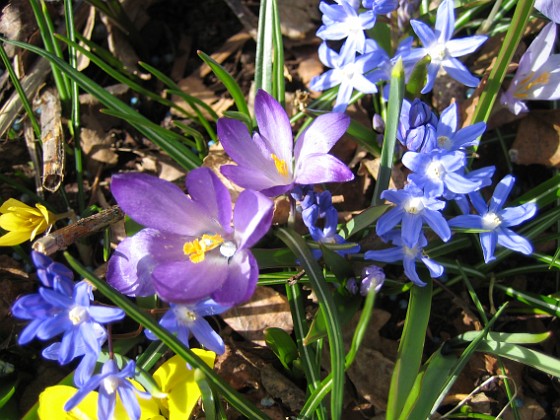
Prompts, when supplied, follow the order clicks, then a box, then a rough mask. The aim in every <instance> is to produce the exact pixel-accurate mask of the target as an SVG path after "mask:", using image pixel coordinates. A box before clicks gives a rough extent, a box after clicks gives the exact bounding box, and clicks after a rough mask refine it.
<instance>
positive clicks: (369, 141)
mask: <svg viewBox="0 0 560 420" xmlns="http://www.w3.org/2000/svg"><path fill="white" fill-rule="evenodd" d="M346 132H347V133H348V134H349V135H351V136H352V137H354V140H356V143H358V144H359V145H360V146H362V147H363V148H364V149H365V150H366V151H367V152H368V153H370V154H372V155H373V156H375V157H379V156H381V149H380V148H379V145H378V144H377V133H376V132H375V131H373V129H372V128H369V127H366V126H365V125H362V124H360V123H359V122H356V121H354V120H351V121H350V126H349V127H348V130H347V131H346Z"/></svg>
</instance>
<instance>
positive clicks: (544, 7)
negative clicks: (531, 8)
mask: <svg viewBox="0 0 560 420" xmlns="http://www.w3.org/2000/svg"><path fill="white" fill-rule="evenodd" d="M535 9H537V10H538V11H539V12H541V13H542V14H543V15H545V16H546V17H547V18H549V19H550V20H551V21H553V22H555V23H560V4H559V3H558V1H557V0H535Z"/></svg>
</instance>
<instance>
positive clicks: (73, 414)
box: [37, 381, 163, 420]
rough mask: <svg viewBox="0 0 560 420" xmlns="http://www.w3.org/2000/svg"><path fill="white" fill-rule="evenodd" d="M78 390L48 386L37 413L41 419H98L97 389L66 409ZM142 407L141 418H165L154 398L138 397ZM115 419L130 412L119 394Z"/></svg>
mask: <svg viewBox="0 0 560 420" xmlns="http://www.w3.org/2000/svg"><path fill="white" fill-rule="evenodd" d="M132 383H133V384H134V386H135V387H136V388H138V389H139V390H141V391H143V390H144V389H143V388H142V386H140V385H139V384H138V383H137V382H135V381H132ZM77 391H78V390H77V389H76V388H74V387H72V386H67V385H55V386H51V387H48V388H46V389H45V390H44V391H43V392H41V394H40V395H39V408H38V411H37V414H38V416H39V419H40V420H53V419H57V420H96V419H97V399H98V398H99V395H98V393H97V391H93V392H90V393H89V394H88V395H86V396H85V398H84V399H83V400H82V401H81V402H80V403H79V404H78V405H77V406H76V407H74V408H73V409H72V410H70V411H68V412H66V411H64V404H66V402H67V401H68V400H69V399H70V398H72V397H73V396H74V394H75V393H76V392H77ZM138 402H139V403H140V409H141V410H142V415H141V416H140V419H141V420H149V419H163V417H162V416H160V414H159V407H158V404H157V402H156V401H155V400H154V399H153V398H152V399H150V400H145V399H143V398H138ZM114 418H115V419H127V418H128V414H127V413H126V409H125V408H124V406H123V404H122V402H121V399H120V397H119V396H118V395H117V405H116V406H115V414H114Z"/></svg>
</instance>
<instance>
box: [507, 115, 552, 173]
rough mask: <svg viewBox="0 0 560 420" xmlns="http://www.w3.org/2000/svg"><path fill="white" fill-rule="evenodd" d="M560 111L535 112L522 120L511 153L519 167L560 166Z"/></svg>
mask: <svg viewBox="0 0 560 420" xmlns="http://www.w3.org/2000/svg"><path fill="white" fill-rule="evenodd" d="M559 146H560V111H558V110H550V111H533V112H531V113H530V114H529V115H527V117H526V118H524V119H523V120H521V122H520V124H519V130H518V131H517V137H516V138H515V141H514V143H513V145H512V147H511V149H510V151H509V154H510V158H511V161H512V162H514V163H517V164H519V165H531V164H535V163H536V164H541V165H545V166H552V167H558V166H559V165H560V147H559Z"/></svg>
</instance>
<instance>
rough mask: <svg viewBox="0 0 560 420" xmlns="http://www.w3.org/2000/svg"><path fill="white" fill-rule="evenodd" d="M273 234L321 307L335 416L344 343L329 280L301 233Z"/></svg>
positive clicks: (339, 403) (341, 393)
mask: <svg viewBox="0 0 560 420" xmlns="http://www.w3.org/2000/svg"><path fill="white" fill-rule="evenodd" d="M276 235H277V236H278V238H279V239H280V240H281V241H282V242H284V243H285V244H286V245H287V246H288V248H290V249H291V250H292V252H293V253H294V254H295V255H296V256H297V258H298V259H299V261H300V263H301V264H302V265H303V267H304V269H305V271H306V273H307V275H308V276H309V280H310V282H311V285H312V287H313V290H314V292H315V294H316V295H317V299H318V300H319V306H320V307H321V308H322V310H323V312H324V314H325V318H326V321H327V325H326V327H327V335H328V338H329V345H330V356H331V371H332V375H333V388H332V393H331V416H332V418H334V419H338V418H340V416H341V413H342V402H343V398H344V345H343V342H342V330H341V328H340V322H339V320H338V317H337V314H336V310H335V309H334V301H333V298H332V296H331V291H330V289H329V286H328V284H327V283H326V282H325V279H324V278H323V274H322V272H321V268H320V267H319V264H318V263H317V261H316V260H315V258H314V257H313V254H312V253H311V251H310V250H309V248H308V247H307V245H306V243H305V241H304V240H303V239H302V237H301V236H300V235H298V234H297V233H296V232H295V231H293V230H291V229H286V228H281V229H279V230H278V231H277V233H276Z"/></svg>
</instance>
